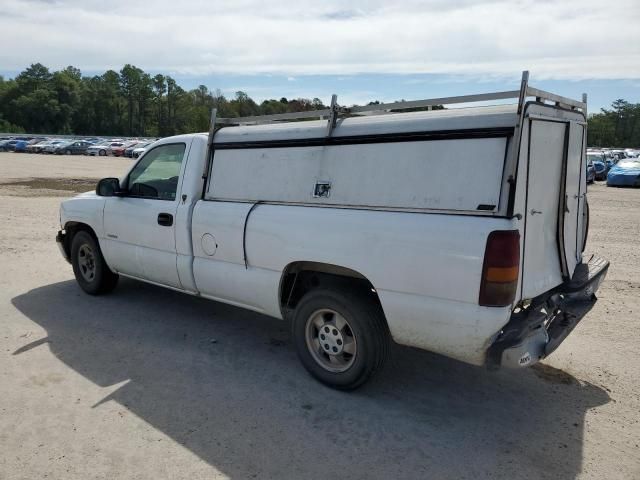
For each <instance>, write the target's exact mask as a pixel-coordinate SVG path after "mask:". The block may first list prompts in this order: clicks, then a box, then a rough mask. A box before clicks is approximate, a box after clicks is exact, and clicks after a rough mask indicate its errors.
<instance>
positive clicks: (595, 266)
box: [487, 255, 609, 368]
mask: <svg viewBox="0 0 640 480" xmlns="http://www.w3.org/2000/svg"><path fill="white" fill-rule="evenodd" d="M608 269H609V262H608V261H607V260H605V259H603V258H600V257H597V256H595V255H593V256H592V257H591V258H590V259H589V261H588V262H587V263H581V264H579V265H577V267H576V269H575V273H574V275H573V277H572V278H571V280H569V281H568V282H564V283H563V284H562V285H559V286H558V287H557V288H554V289H552V290H550V291H548V292H546V293H544V294H543V295H540V296H539V297H536V298H534V299H533V300H532V301H531V303H530V304H529V305H528V306H526V307H523V308H517V309H516V310H514V312H513V314H512V316H511V320H510V321H509V323H507V325H505V326H504V328H503V329H502V330H501V331H500V332H499V334H498V336H497V338H496V340H495V341H494V342H493V344H492V345H491V347H489V350H488V354H487V366H489V367H494V368H495V367H500V366H504V367H528V366H531V365H533V364H535V363H536V362H538V361H539V360H541V359H543V358H545V357H547V356H549V355H550V354H551V353H552V352H553V351H555V350H556V349H557V348H558V347H559V346H560V344H561V343H562V342H563V341H564V339H565V338H567V336H568V335H569V334H570V333H571V332H572V331H573V329H574V328H575V327H576V326H577V325H578V323H579V322H580V321H581V320H582V319H583V318H584V317H585V315H586V314H587V313H588V312H589V311H590V310H591V309H592V308H593V306H594V305H595V303H596V301H597V298H596V296H595V293H596V292H597V290H598V288H599V287H600V284H601V283H602V281H603V280H604V278H605V277H606V275H607V271H608Z"/></svg>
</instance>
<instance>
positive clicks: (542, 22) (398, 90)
mask: <svg viewBox="0 0 640 480" xmlns="http://www.w3.org/2000/svg"><path fill="white" fill-rule="evenodd" d="M1 3H2V7H1V8H0V74H1V75H3V76H5V77H8V78H11V77H13V76H15V75H16V74H17V73H18V72H19V71H21V70H22V69H24V68H25V67H26V66H28V65H29V64H31V63H35V62H40V63H43V64H45V65H47V66H48V67H50V68H52V69H58V68H63V67H65V66H67V65H73V66H76V67H78V68H80V69H81V70H82V72H83V74H85V75H91V74H96V73H102V72H103V71H104V70H106V69H109V68H112V69H115V70H119V69H120V68H122V66H123V65H124V64H125V63H131V64H134V65H136V66H138V67H140V68H142V69H143V70H145V71H148V72H151V73H168V74H170V75H172V76H173V77H174V78H175V79H176V80H178V82H179V84H180V85H182V86H183V87H184V88H192V87H196V86H198V85H201V84H202V85H206V86H207V87H209V88H210V89H212V90H213V89H216V88H219V89H220V90H222V91H223V93H225V95H227V96H233V94H234V92H235V91H237V90H243V91H245V92H246V93H248V94H249V95H250V96H251V97H252V98H254V99H256V100H258V101H260V100H263V99H265V98H280V97H287V98H297V97H305V98H313V97H318V98H320V99H321V100H323V101H325V102H326V103H328V102H329V100H330V97H331V94H332V93H336V94H338V103H340V104H341V105H352V104H362V103H366V102H368V101H372V100H380V101H383V102H386V101H394V100H399V99H407V100H411V99H420V98H431V97H441V96H447V95H462V94H472V93H481V92H487V91H493V90H511V89H517V87H518V85H519V79H520V75H521V72H522V70H529V71H530V72H531V81H530V83H531V84H532V85H534V86H536V87H538V88H542V89H546V90H551V91H553V92H554V93H559V94H562V95H566V96H570V97H574V98H580V96H581V94H582V93H583V92H586V93H587V94H588V95H589V109H590V111H592V112H593V111H597V110H598V109H600V108H601V107H606V106H608V105H609V104H610V103H611V102H612V101H613V100H615V99H617V98H624V99H626V100H628V101H631V102H634V103H635V102H640V0H608V1H602V0H484V1H478V0H394V1H389V0H368V1H365V0H351V1H347V0H322V1H317V0H314V1H312V0H296V1H291V0H269V1H268V2H265V1H258V0H180V1H179V2H177V1H175V0H157V1H151V0H148V1H138V0H110V1H109V0H107V1H105V0H2V2H1Z"/></svg>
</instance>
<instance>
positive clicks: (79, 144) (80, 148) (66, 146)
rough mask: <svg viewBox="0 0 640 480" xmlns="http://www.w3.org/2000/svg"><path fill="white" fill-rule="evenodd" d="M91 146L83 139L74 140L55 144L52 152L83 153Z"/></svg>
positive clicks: (61, 153) (59, 153) (65, 153)
mask: <svg viewBox="0 0 640 480" xmlns="http://www.w3.org/2000/svg"><path fill="white" fill-rule="evenodd" d="M90 146H91V143H89V142H85V141H84V140H76V141H71V142H68V143H62V144H60V145H58V146H56V148H55V150H54V151H53V153H57V154H58V155H63V154H64V155H81V154H82V155H83V154H85V153H87V149H88V148H89V147H90Z"/></svg>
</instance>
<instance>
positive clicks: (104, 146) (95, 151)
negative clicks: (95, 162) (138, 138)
mask: <svg viewBox="0 0 640 480" xmlns="http://www.w3.org/2000/svg"><path fill="white" fill-rule="evenodd" d="M121 145H122V142H104V143H98V144H96V145H91V146H90V147H89V148H87V155H92V156H95V155H98V156H100V157H104V156H106V155H109V154H110V153H111V149H112V148H115V147H119V146H121Z"/></svg>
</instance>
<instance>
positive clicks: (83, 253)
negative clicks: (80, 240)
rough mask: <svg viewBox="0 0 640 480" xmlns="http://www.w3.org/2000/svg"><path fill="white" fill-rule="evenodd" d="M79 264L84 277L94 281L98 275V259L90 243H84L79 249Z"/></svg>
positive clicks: (88, 280)
mask: <svg viewBox="0 0 640 480" xmlns="http://www.w3.org/2000/svg"><path fill="white" fill-rule="evenodd" d="M78 266H79V267H80V273H81V274H82V277H83V278H84V279H85V280H86V281H87V282H91V281H93V279H94V278H95V276H96V260H95V257H94V256H93V250H91V247H90V246H89V245H86V244H85V245H82V246H81V247H80V248H79V249H78Z"/></svg>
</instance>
